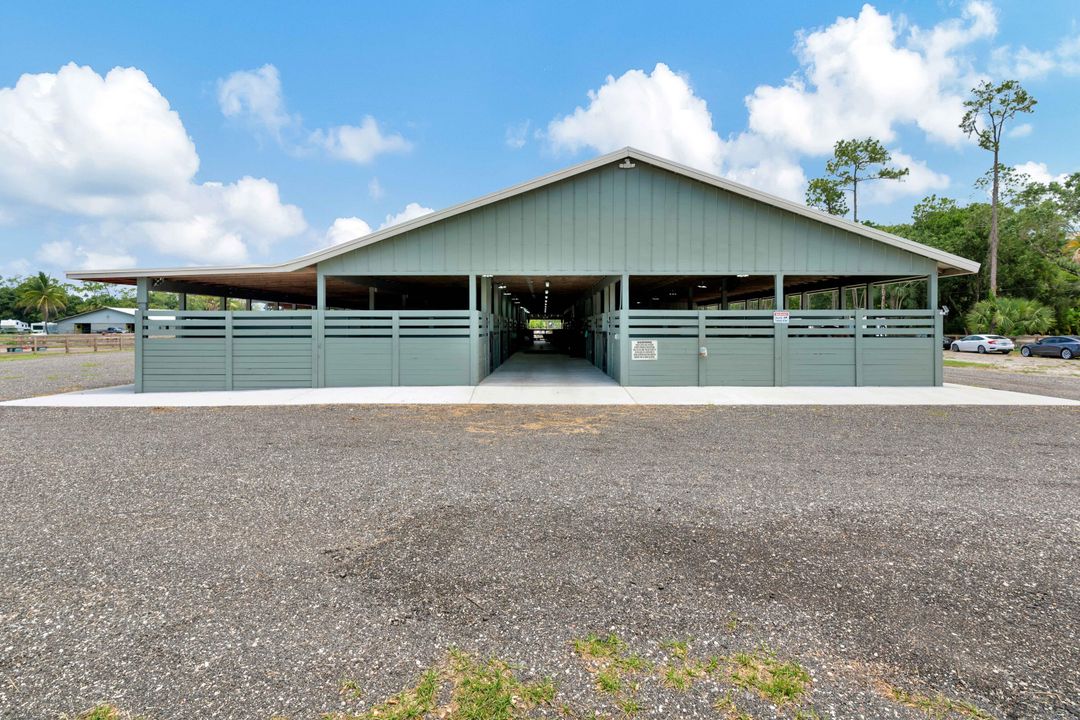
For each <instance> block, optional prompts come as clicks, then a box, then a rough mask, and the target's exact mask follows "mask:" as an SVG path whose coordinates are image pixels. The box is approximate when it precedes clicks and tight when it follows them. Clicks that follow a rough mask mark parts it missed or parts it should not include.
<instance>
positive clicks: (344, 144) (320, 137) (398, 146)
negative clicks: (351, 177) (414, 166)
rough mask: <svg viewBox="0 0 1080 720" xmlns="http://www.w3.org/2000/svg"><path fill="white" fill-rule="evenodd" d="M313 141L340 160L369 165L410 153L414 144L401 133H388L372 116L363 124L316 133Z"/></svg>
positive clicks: (365, 119) (363, 121)
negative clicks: (388, 156)
mask: <svg viewBox="0 0 1080 720" xmlns="http://www.w3.org/2000/svg"><path fill="white" fill-rule="evenodd" d="M311 142H312V143H313V144H315V145H317V146H319V147H321V148H323V149H324V150H325V151H326V152H327V153H328V154H329V155H330V156H332V157H336V158H338V159H340V160H348V161H350V162H354V163H358V164H360V165H366V164H368V163H370V162H371V161H372V160H374V159H375V158H376V157H377V156H379V155H382V154H384V153H400V152H407V151H408V150H411V149H412V143H411V142H409V141H408V140H406V139H405V138H404V137H402V136H401V135H399V134H398V133H385V132H383V130H382V128H380V127H379V123H378V121H376V120H375V118H373V117H371V116H370V115H368V116H366V117H364V119H363V120H362V121H361V122H360V124H359V125H338V126H337V127H332V128H330V129H328V130H316V131H315V132H313V133H312V134H311Z"/></svg>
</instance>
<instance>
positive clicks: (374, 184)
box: [367, 177, 386, 200]
mask: <svg viewBox="0 0 1080 720" xmlns="http://www.w3.org/2000/svg"><path fill="white" fill-rule="evenodd" d="M367 191H368V195H369V196H370V197H371V199H372V200H382V198H383V196H384V195H386V190H384V189H383V186H382V183H381V182H379V178H377V177H373V178H371V180H370V181H369V182H368V184H367Z"/></svg>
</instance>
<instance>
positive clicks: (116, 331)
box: [98, 327, 124, 335]
mask: <svg viewBox="0 0 1080 720" xmlns="http://www.w3.org/2000/svg"><path fill="white" fill-rule="evenodd" d="M98 334H100V335H123V334H124V328H118V327H107V328H105V329H104V330H99V331H98Z"/></svg>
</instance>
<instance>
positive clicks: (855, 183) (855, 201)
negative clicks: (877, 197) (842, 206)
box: [851, 174, 859, 222]
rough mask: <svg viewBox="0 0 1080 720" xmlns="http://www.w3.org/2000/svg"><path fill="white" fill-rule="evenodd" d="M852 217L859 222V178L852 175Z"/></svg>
mask: <svg viewBox="0 0 1080 720" xmlns="http://www.w3.org/2000/svg"><path fill="white" fill-rule="evenodd" d="M851 217H852V218H853V219H854V221H855V222H859V176H858V175H856V174H852V179H851Z"/></svg>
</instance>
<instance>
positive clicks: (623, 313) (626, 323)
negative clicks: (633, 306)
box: [619, 273, 630, 385]
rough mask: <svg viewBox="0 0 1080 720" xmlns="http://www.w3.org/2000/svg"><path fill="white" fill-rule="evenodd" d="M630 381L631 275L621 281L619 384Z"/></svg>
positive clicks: (625, 383) (623, 277)
mask: <svg viewBox="0 0 1080 720" xmlns="http://www.w3.org/2000/svg"><path fill="white" fill-rule="evenodd" d="M629 382H630V276H629V275H627V274H625V273H624V274H623V276H622V280H621V281H620V282H619V384H620V385H627V384H629Z"/></svg>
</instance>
